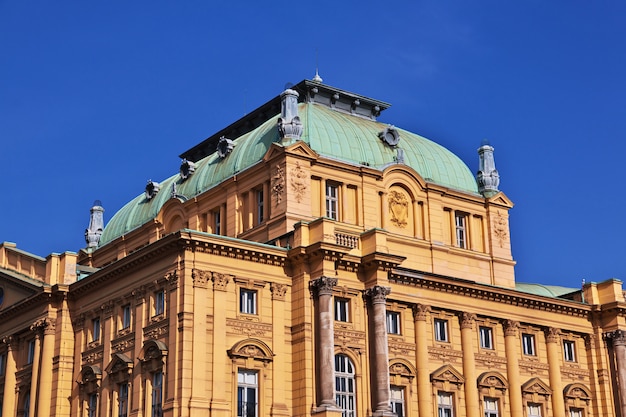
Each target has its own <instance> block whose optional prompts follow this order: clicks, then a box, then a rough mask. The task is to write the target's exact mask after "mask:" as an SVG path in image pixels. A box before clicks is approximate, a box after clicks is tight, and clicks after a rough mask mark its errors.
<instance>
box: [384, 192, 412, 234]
mask: <svg viewBox="0 0 626 417" xmlns="http://www.w3.org/2000/svg"><path fill="white" fill-rule="evenodd" d="M387 201H388V203H389V213H391V223H393V224H395V225H396V226H398V227H400V228H405V227H406V225H407V220H408V217H409V200H408V199H407V197H406V195H405V194H404V193H401V192H398V191H389V194H388V196H387Z"/></svg>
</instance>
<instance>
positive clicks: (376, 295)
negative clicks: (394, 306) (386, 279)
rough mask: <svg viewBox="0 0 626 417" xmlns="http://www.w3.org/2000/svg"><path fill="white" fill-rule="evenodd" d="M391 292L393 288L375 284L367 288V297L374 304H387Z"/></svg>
mask: <svg viewBox="0 0 626 417" xmlns="http://www.w3.org/2000/svg"><path fill="white" fill-rule="evenodd" d="M390 293H391V288H389V287H381V286H380V285H375V286H373V287H372V288H368V289H366V290H365V297H366V298H367V299H368V300H369V301H370V302H371V303H372V304H385V301H387V296H388V295H389V294H390Z"/></svg>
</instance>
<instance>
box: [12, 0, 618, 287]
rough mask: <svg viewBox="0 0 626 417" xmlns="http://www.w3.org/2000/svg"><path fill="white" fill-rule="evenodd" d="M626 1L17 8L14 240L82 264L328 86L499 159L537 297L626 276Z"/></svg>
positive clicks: (518, 253) (516, 250)
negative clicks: (221, 139)
mask: <svg viewBox="0 0 626 417" xmlns="http://www.w3.org/2000/svg"><path fill="white" fill-rule="evenodd" d="M625 21H626V2H623V1H601V2H589V1H579V0H568V1H545V0H527V1H516V2H513V1H502V0H493V1H484V0H475V1H467V0H458V1H440V0H428V1H421V0H416V1H403V2H396V1H388V2H370V1H358V2H356V1H352V2H342V1H332V2H331V1H311V2H295V1H292V2H279V1H273V2H259V1H250V2H248V3H244V2H237V1H231V2H217V1H216V2H211V1H193V0H186V1H180V2H173V1H158V0H152V1H140V0H137V1H107V2H87V1H60V2H50V1H37V0H34V1H28V2H20V1H8V0H0V141H1V142H0V144H1V148H0V169H1V170H2V183H3V186H2V191H1V192H0V241H11V242H16V243H17V245H18V247H19V248H21V249H23V250H26V251H28V252H32V253H35V254H37V255H40V256H46V255H47V254H49V253H51V252H62V251H66V250H71V251H77V250H79V249H80V248H82V247H84V246H85V243H84V238H83V232H84V230H85V228H86V227H87V224H88V221H89V209H90V207H91V205H92V203H93V201H94V200H96V199H100V200H102V203H103V205H104V207H105V209H106V212H105V221H108V219H110V217H111V216H112V215H113V214H114V213H115V212H116V211H117V210H118V209H119V208H121V207H122V206H123V205H124V204H125V202H127V201H129V200H130V199H132V198H133V197H135V196H136V195H138V194H140V193H141V192H142V191H143V188H144V187H145V184H146V181H147V180H148V179H153V180H155V181H160V180H162V179H165V178H167V177H168V176H170V175H171V174H173V173H175V172H177V171H178V167H179V164H180V161H179V159H178V155H179V154H180V153H181V152H183V151H185V150H187V149H188V148H190V147H191V146H193V145H195V144H196V143H198V142H199V141H201V140H203V139H204V138H206V137H208V136H209V135H211V134H213V133H215V132H216V131H217V130H219V129H220V128H222V127H224V126H226V125H228V124H230V123H232V122H234V121H235V120H237V119H238V118H239V117H241V116H242V115H243V114H244V113H245V112H246V111H250V110H253V109H254V108H256V107H257V106H259V105H261V104H263V103H264V102H266V101H267V100H269V99H271V98H272V97H274V96H276V95H278V94H279V93H280V92H281V91H282V90H283V88H284V86H285V84H286V83H288V82H292V83H296V82H298V81H300V80H302V79H304V78H311V77H312V76H313V75H314V73H315V66H316V51H318V56H319V58H318V63H319V71H320V75H321V76H322V77H323V78H324V82H325V83H327V84H330V85H333V86H336V87H339V88H342V89H345V90H349V91H353V92H355V93H359V94H362V95H366V96H369V97H373V98H376V99H379V100H383V101H387V102H389V103H391V104H392V107H391V108H390V109H389V110H387V111H385V112H384V113H383V114H382V116H381V120H382V121H384V122H388V123H392V124H395V125H396V126H400V127H402V128H405V129H408V130H410V131H413V132H416V133H419V134H421V135H423V136H426V137H428V138H430V139H432V140H435V141H436V142H439V143H441V144H442V145H444V146H446V147H448V148H449V149H451V150H452V151H453V152H455V153H457V154H458V155H459V156H460V157H461V158H462V159H463V160H464V161H465V162H466V163H467V164H468V166H469V167H470V169H471V170H472V171H475V170H476V168H477V154H476V149H477V148H478V146H479V145H480V142H481V140H482V139H485V138H486V139H488V140H489V141H490V142H491V144H492V145H493V146H494V147H495V149H496V154H495V156H496V164H497V168H498V170H499V172H500V177H501V183H500V188H501V190H502V191H504V192H505V193H506V195H507V196H508V197H509V198H511V199H512V200H513V201H514V202H515V204H516V205H515V207H514V208H513V210H512V211H511V213H510V215H511V216H510V222H511V235H512V243H513V254H514V257H515V259H516V260H517V262H518V265H517V267H516V274H517V280H518V281H523V282H539V283H547V284H554V285H564V286H571V287H577V286H579V285H580V282H581V280H582V279H583V278H585V279H586V280H587V281H601V280H604V279H607V278H611V277H617V278H621V279H626V264H625V262H624V260H623V259H624V258H623V256H624V252H625V249H626V245H624V239H625V238H626V221H624V218H625V217H626V216H624V206H625V205H626V204H625V203H626V202H625V199H626V197H625V196H624V193H623V189H624V186H623V181H624V179H625V178H626V175H625V169H626V163H625V162H624V156H625V154H626V149H625V144H624V142H625V139H626V138H625V137H624V136H625V133H626V81H625V79H626V24H624V22H625Z"/></svg>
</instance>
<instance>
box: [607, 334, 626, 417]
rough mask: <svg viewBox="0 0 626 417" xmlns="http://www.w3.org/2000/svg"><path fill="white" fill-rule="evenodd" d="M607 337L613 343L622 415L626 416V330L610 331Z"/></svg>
mask: <svg viewBox="0 0 626 417" xmlns="http://www.w3.org/2000/svg"><path fill="white" fill-rule="evenodd" d="M606 338H607V339H608V340H610V341H611V342H612V344H613V353H614V354H615V367H616V368H617V369H616V371H617V372H616V374H617V379H618V382H619V405H620V408H621V411H622V416H626V331H624V330H615V331H614V332H611V333H608V334H607V335H606Z"/></svg>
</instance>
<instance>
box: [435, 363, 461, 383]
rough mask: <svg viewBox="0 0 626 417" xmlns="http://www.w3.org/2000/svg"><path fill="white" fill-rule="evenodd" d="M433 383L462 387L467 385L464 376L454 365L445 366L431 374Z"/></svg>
mask: <svg viewBox="0 0 626 417" xmlns="http://www.w3.org/2000/svg"><path fill="white" fill-rule="evenodd" d="M430 380H431V381H432V382H440V383H443V384H454V385H456V386H460V385H462V384H463V383H465V378H464V377H463V374H461V373H460V372H459V371H457V370H456V369H455V368H454V366H452V365H444V366H442V367H441V368H439V369H437V370H436V371H434V372H433V373H432V374H430Z"/></svg>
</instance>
